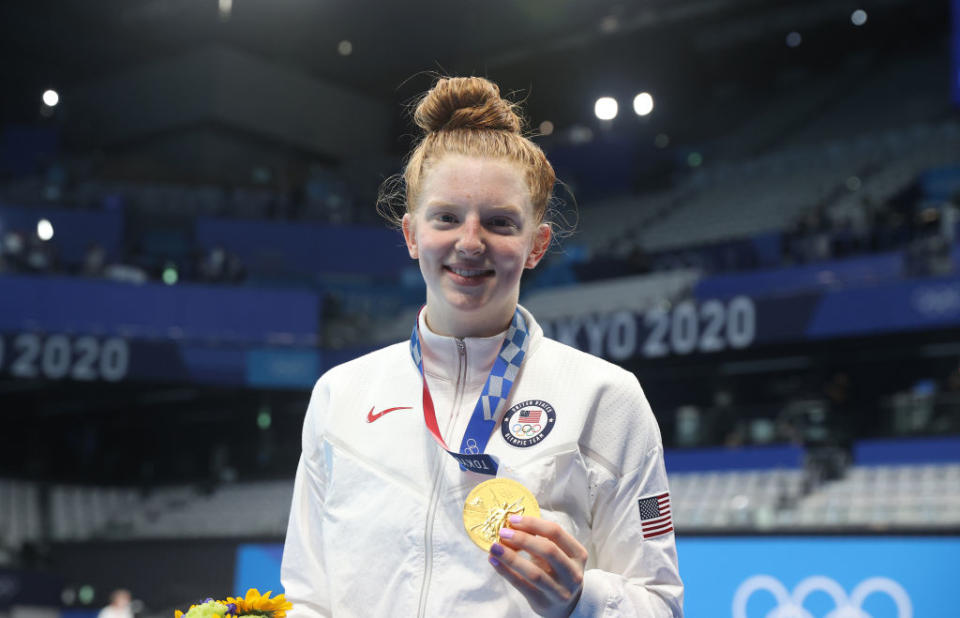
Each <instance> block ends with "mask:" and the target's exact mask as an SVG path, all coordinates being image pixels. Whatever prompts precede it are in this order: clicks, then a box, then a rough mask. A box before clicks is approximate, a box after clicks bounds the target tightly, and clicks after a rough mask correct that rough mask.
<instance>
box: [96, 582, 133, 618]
mask: <svg viewBox="0 0 960 618" xmlns="http://www.w3.org/2000/svg"><path fill="white" fill-rule="evenodd" d="M130 600H131V599H130V591H129V590H124V589H123V588H119V589H117V590H114V591H113V592H112V593H110V605H107V606H106V607H104V608H103V609H101V610H100V613H99V614H97V618H133V610H132V609H131V607H130Z"/></svg>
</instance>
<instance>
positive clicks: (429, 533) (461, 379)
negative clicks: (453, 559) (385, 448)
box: [417, 337, 467, 618]
mask: <svg viewBox="0 0 960 618" xmlns="http://www.w3.org/2000/svg"><path fill="white" fill-rule="evenodd" d="M455 341H456V342H457V388H456V390H455V391H454V395H453V409H452V410H451V412H450V420H449V421H447V430H446V434H447V436H449V435H450V428H451V427H453V424H454V421H455V419H456V416H457V412H458V411H459V410H460V400H461V399H463V391H464V388H465V387H466V383H467V345H466V344H465V343H464V341H463V338H462V337H457V338H456V339H455ZM447 446H450V445H449V444H448V445H447ZM443 464H444V460H443V457H442V456H441V457H438V458H437V461H436V464H435V468H436V472H435V473H434V477H433V488H432V489H431V490H430V506H429V507H428V508H427V521H426V523H425V526H424V534H423V541H424V545H425V547H424V549H425V552H424V558H423V571H424V573H423V585H422V586H421V588H420V605H419V607H418V608H417V617H418V618H423V616H424V612H426V609H427V593H428V592H429V590H430V578H431V575H432V574H433V520H434V518H435V517H436V514H437V503H438V502H439V501H440V492H439V491H438V490H439V488H440V485H441V484H442V482H443Z"/></svg>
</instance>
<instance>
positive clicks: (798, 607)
mask: <svg viewBox="0 0 960 618" xmlns="http://www.w3.org/2000/svg"><path fill="white" fill-rule="evenodd" d="M762 590H763V591H767V592H769V593H771V594H772V595H773V597H774V598H775V599H776V600H777V607H776V608H775V609H774V610H773V611H772V612H770V613H768V614H766V618H815V617H814V616H813V615H812V614H811V613H810V612H809V611H807V610H806V609H805V608H804V607H803V602H804V600H805V599H806V598H807V595H809V594H810V593H812V592H815V591H822V592H826V593H827V594H828V595H830V597H831V598H832V599H833V601H834V603H835V605H836V609H834V610H833V611H831V612H830V613H829V614H827V616H826V617H825V618H872V616H870V614H868V613H866V612H865V611H863V602H864V600H865V599H866V598H867V597H868V596H870V595H871V594H874V593H882V594H886V595H887V596H889V597H890V599H892V600H893V603H894V605H896V607H897V618H913V605H912V604H911V603H910V597H909V596H908V595H907V591H906V590H904V589H903V586H901V585H900V584H898V583H897V582H895V581H893V580H892V579H888V578H886V577H870V578H867V579H865V580H863V581H862V582H860V583H859V584H857V585H856V587H855V588H854V589H853V592H851V593H850V595H849V596H847V593H846V591H845V590H844V589H843V588H842V587H841V586H840V584H838V583H837V582H836V581H834V580H832V579H830V578H829V577H825V576H823V575H813V576H811V577H808V578H806V579H804V580H803V581H801V582H800V583H799V584H797V587H796V588H794V589H793V594H790V593H788V592H787V589H786V587H785V586H784V585H783V584H782V583H780V581H779V580H778V579H776V578H775V577H771V576H770V575H754V576H753V577H750V578H748V579H747V580H746V581H744V582H743V583H742V584H740V587H739V588H737V592H736V593H735V594H734V595H733V618H747V601H749V600H750V597H751V596H752V595H753V594H754V593H755V592H759V591H762Z"/></svg>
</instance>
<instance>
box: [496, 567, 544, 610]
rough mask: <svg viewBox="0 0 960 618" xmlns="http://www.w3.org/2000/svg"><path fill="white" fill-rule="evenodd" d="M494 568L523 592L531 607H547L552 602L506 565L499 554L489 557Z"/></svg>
mask: <svg viewBox="0 0 960 618" xmlns="http://www.w3.org/2000/svg"><path fill="white" fill-rule="evenodd" d="M489 560H490V564H491V565H493V569H494V570H495V571H496V572H497V573H499V574H500V576H501V577H503V578H504V579H505V580H507V581H508V582H509V583H510V585H511V586H513V587H514V588H516V589H517V590H518V591H519V592H520V594H522V595H523V596H524V597H525V598H526V599H527V602H528V603H529V604H530V606H531V607H545V606H547V605H549V604H550V601H549V600H548V599H547V596H546V595H545V594H544V593H543V592H542V591H540V590H539V589H538V588H536V587H535V586H534V585H533V584H531V583H530V582H528V581H527V580H525V579H524V578H523V577H521V576H520V575H519V574H518V573H517V572H516V571H514V570H513V569H511V568H510V567H508V566H507V565H505V564H504V563H503V562H501V561H500V558H499V557H497V556H490V557H489Z"/></svg>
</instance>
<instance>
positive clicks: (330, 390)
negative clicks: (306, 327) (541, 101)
mask: <svg viewBox="0 0 960 618" xmlns="http://www.w3.org/2000/svg"><path fill="white" fill-rule="evenodd" d="M514 109H515V106H514V105H512V104H510V103H509V102H507V101H505V100H503V99H501V97H500V93H499V90H498V88H497V87H496V86H495V85H494V84H492V83H491V82H489V81H487V80H485V79H481V78H454V79H441V80H439V81H438V82H437V84H436V86H435V87H434V89H433V90H431V91H430V92H429V93H428V94H427V95H426V96H425V97H424V99H423V100H422V101H421V102H420V104H419V106H418V107H417V110H416V112H415V119H416V122H417V124H418V125H419V126H420V127H421V128H423V129H424V131H425V133H426V135H425V136H424V138H423V140H422V141H420V142H419V144H418V145H417V147H416V149H415V150H414V152H413V153H412V154H411V156H410V158H409V159H408V163H407V167H406V172H405V174H404V179H405V187H404V189H403V192H402V193H400V191H397V192H394V193H393V195H397V194H401V195H403V196H405V206H406V211H407V212H406V214H404V215H403V217H402V220H401V226H402V229H403V234H404V238H405V240H406V244H407V249H408V251H409V254H410V257H411V258H413V259H416V260H418V261H419V264H420V270H421V273H422V275H423V278H424V280H425V282H426V287H427V301H426V307H425V309H424V310H422V311H421V312H420V315H419V317H418V319H417V321H416V323H415V324H414V325H413V327H414V328H413V334H412V336H411V339H410V342H409V343H406V342H405V343H402V344H397V345H392V346H389V347H386V348H383V349H381V350H378V351H376V352H373V353H371V354H368V355H366V356H363V357H361V358H359V359H356V360H354V361H351V362H349V363H346V364H344V365H340V366H338V367H335V368H333V369H332V370H330V371H328V372H327V373H326V374H325V375H324V376H322V377H321V378H320V380H319V381H318V382H317V385H316V387H315V388H314V391H313V396H312V398H311V402H310V405H309V407H308V410H307V416H306V420H305V421H304V429H303V451H302V454H301V459H300V465H299V467H298V470H297V477H296V483H295V487H294V496H293V503H292V507H291V514H290V523H289V528H288V532H287V537H286V546H285V549H284V556H283V566H282V575H281V580H282V583H283V585H284V588H285V591H286V595H287V598H288V599H289V600H290V601H291V602H292V603H293V610H292V611H291V612H290V614H289V615H290V618H316V617H319V616H329V615H339V614H345V615H347V614H348V615H358V616H374V615H381V616H400V615H403V616H406V615H411V614H414V613H418V608H419V613H421V614H426V615H441V614H448V613H450V612H451V611H453V612H454V613H458V614H464V615H478V616H503V615H521V614H527V613H529V612H530V611H531V610H532V612H535V613H537V614H540V615H542V616H557V617H559V616H568V615H570V614H571V613H572V612H574V611H576V612H577V614H578V615H583V616H600V615H605V614H615V615H628V616H646V617H649V618H667V617H677V616H680V615H681V614H682V593H683V587H682V583H681V581H680V578H679V574H678V570H677V558H676V550H675V546H674V538H673V524H672V519H671V517H670V515H669V513H668V512H663V511H661V510H660V509H664V511H665V510H666V508H668V507H665V505H664V501H666V500H667V498H668V488H667V484H666V472H665V469H664V465H663V454H662V453H663V447H662V444H661V440H660V433H659V429H658V427H657V424H656V420H655V418H654V416H653V413H652V411H651V410H650V406H649V404H648V403H647V401H646V398H645V396H644V394H643V392H642V390H641V389H640V385H639V384H638V383H637V380H636V378H635V377H634V376H633V375H632V374H630V373H628V372H626V371H624V370H622V369H620V368H618V367H616V366H614V365H612V364H610V363H607V362H605V361H602V360H600V359H598V358H595V357H591V356H589V355H587V354H583V353H581V352H578V351H576V350H573V349H572V348H568V347H566V346H563V345H561V344H560V343H558V342H556V341H553V340H550V339H548V338H546V337H544V336H543V332H542V329H541V328H540V327H539V326H538V325H537V323H536V321H535V320H534V318H533V316H532V315H531V314H530V313H529V312H528V311H526V310H525V309H524V308H522V307H520V306H518V304H517V298H518V295H519V289H520V277H521V274H522V273H523V271H524V270H525V269H528V268H534V267H535V266H537V264H538V263H539V261H540V260H541V258H542V257H543V255H544V253H545V252H546V250H547V248H548V246H549V244H550V239H551V235H552V232H551V227H550V225H549V223H547V222H545V221H544V218H545V216H546V210H547V204H548V202H549V199H550V194H551V192H552V189H553V185H554V181H555V177H554V172H553V169H552V167H551V166H550V164H549V162H548V161H547V159H546V157H545V156H544V154H543V152H542V151H541V150H540V148H539V147H538V146H536V145H535V144H534V143H533V142H531V141H529V140H528V139H526V138H524V137H523V136H522V133H521V123H520V118H519V117H518V116H517V114H516V112H515V111H514ZM363 250H364V249H363V248H358V251H363ZM347 257H349V256H347ZM521 367H522V368H521ZM514 381H515V382H516V384H514ZM508 402H509V405H508ZM371 406H373V407H371ZM554 406H556V407H554ZM388 413H389V414H388ZM421 414H422V417H421ZM437 417H440V418H439V420H438V419H437ZM421 418H423V419H424V420H425V421H426V425H427V427H428V428H429V433H428V432H426V431H425V427H424V420H421ZM524 419H525V420H524ZM441 428H443V429H441ZM548 428H549V429H548ZM554 428H555V429H554ZM429 434H432V437H431V436H430V435H429ZM425 437H426V440H424V438H425ZM461 438H462V439H461ZM488 441H489V451H490V452H491V453H493V454H495V455H496V457H497V458H498V460H495V459H493V458H492V457H491V456H490V455H487V454H485V453H484V451H485V450H487V446H488ZM447 444H450V445H451V446H450V447H447ZM458 445H459V447H458ZM450 449H457V451H458V452H457V453H454V452H453V451H452V450H450ZM451 455H453V457H451ZM498 466H499V471H500V473H499V474H497V469H498ZM474 470H477V471H483V472H484V473H485V474H480V473H478V472H475V471H474ZM487 474H490V475H496V478H492V477H491V476H487ZM508 478H509V479H515V481H514V482H516V481H519V482H522V483H523V484H524V485H526V486H527V487H528V489H529V491H530V493H532V494H534V496H536V497H537V498H538V501H539V503H540V505H541V506H540V512H541V513H542V514H543V517H542V518H540V517H536V516H532V515H530V512H531V511H532V509H533V504H531V503H530V502H529V501H528V498H527V497H522V493H521V492H520V490H518V489H517V488H516V487H514V486H511V485H509V483H510V481H508V480H507V479H508ZM486 479H492V481H491V482H492V483H494V485H493V486H492V488H491V489H488V490H486V491H491V492H492V494H486V495H483V494H480V495H476V497H471V498H468V499H467V502H466V503H464V498H465V493H466V491H467V490H468V489H470V488H478V487H479V484H480V483H481V482H482V481H485V480H486ZM496 483H500V485H496ZM508 486H509V487H511V488H510V489H507V487H508ZM487 487H491V486H490V485H488V486H487ZM505 491H506V492H509V494H507V493H503V492H505ZM513 492H517V493H513ZM511 494H512V495H511ZM508 496H509V497H508ZM505 500H506V502H505ZM638 501H639V506H638ZM521 509H524V510H525V513H524V514H521V513H520V512H519V511H520V510H521ZM527 509H529V510H527ZM465 512H466V517H468V518H476V521H474V522H472V523H475V524H476V525H474V526H472V527H469V528H468V529H467V530H465V529H464V517H465V514H464V513H465ZM510 513H513V515H512V516H510V517H508V515H509V514H510ZM424 526H426V530H427V532H426V536H424ZM484 530H486V532H483V531H484ZM471 531H472V532H471ZM470 534H473V535H476V536H475V537H474V539H475V540H474V541H472V540H471V537H470V536H469V535H470ZM424 539H426V540H424ZM474 542H476V543H477V544H478V545H481V546H482V547H483V546H484V542H485V547H484V549H483V550H478V549H477V547H475V546H474V545H473V543H474ZM425 544H426V545H425ZM487 548H489V554H486V553H485V552H486V550H487ZM588 548H589V549H588ZM588 560H589V564H590V567H591V568H589V569H588V568H587V564H588ZM431 564H432V565H433V566H431ZM425 565H426V567H425ZM370 582H375V588H376V590H375V592H374V593H370V592H369V590H370Z"/></svg>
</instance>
